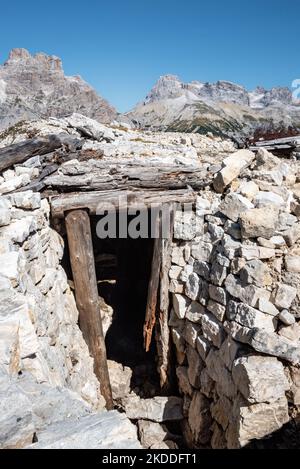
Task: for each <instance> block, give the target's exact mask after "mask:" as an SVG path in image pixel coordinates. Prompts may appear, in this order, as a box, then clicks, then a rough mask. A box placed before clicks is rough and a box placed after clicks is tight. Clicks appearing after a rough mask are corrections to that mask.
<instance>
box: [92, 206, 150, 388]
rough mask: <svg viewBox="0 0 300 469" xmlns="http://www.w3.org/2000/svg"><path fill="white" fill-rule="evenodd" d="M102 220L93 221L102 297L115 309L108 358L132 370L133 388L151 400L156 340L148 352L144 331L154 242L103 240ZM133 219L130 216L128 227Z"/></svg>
mask: <svg viewBox="0 0 300 469" xmlns="http://www.w3.org/2000/svg"><path fill="white" fill-rule="evenodd" d="M100 218H101V217H96V216H93V217H91V229H92V236H93V247H94V256H95V265H96V275H97V282H98V291H99V296H100V298H103V300H104V302H105V303H106V304H107V305H109V306H110V307H111V308H112V309H113V314H112V318H111V324H110V326H109V328H108V330H107V332H106V337H105V343H106V352H107V358H108V359H109V360H114V361H116V362H118V363H121V364H122V365H123V366H129V367H130V368H131V369H132V382H131V388H132V389H135V390H136V391H137V390H139V393H140V394H141V395H142V397H151V396H152V395H154V394H155V393H156V394H157V392H159V376H158V373H157V369H156V368H157V363H156V361H157V351H156V344H155V340H154V339H153V340H152V343H151V347H150V350H149V351H148V352H146V351H145V348H144V337H143V328H144V322H145V313H146V306H147V296H148V285H149V281H150V276H151V265H152V257H153V247H154V239H153V238H151V237H147V238H141V237H138V238H136V239H132V238H130V237H127V238H120V237H116V238H105V239H100V238H99V237H98V236H97V230H96V227H97V222H98V221H99V219H100ZM131 219H132V217H130V216H128V224H129V223H130V221H131ZM149 226H150V214H149ZM117 228H118V227H117ZM117 233H118V229H117Z"/></svg>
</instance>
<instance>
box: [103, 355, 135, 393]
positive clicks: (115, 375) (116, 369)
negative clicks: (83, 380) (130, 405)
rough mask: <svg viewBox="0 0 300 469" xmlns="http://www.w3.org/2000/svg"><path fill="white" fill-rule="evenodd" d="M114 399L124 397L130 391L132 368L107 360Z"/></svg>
mask: <svg viewBox="0 0 300 469" xmlns="http://www.w3.org/2000/svg"><path fill="white" fill-rule="evenodd" d="M107 366H108V374H109V380H110V384H111V390H112V397H113V399H114V400H115V399H122V398H123V397H126V396H128V395H129V393H130V383H131V377H132V370H131V368H129V367H128V366H123V365H122V364H121V363H117V362H115V361H113V360H107Z"/></svg>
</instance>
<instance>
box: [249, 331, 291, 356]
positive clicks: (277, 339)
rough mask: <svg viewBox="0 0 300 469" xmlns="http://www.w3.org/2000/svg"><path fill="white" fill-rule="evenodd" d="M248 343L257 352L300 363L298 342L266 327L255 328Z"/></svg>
mask: <svg viewBox="0 0 300 469" xmlns="http://www.w3.org/2000/svg"><path fill="white" fill-rule="evenodd" d="M248 343H249V344H250V345H251V346H252V347H253V348H254V350H256V351H257V352H261V353H265V354H266V355H271V356H274V357H278V358H282V359H283V360H287V361H289V362H291V363H292V364H295V365H297V364H298V365H299V364H300V348H299V345H298V344H297V343H296V342H292V341H291V340H289V339H286V338H285V337H282V336H280V335H278V334H276V333H272V332H269V331H267V330H265V329H258V328H255V329H253V331H252V334H251V336H250V337H249V340H248Z"/></svg>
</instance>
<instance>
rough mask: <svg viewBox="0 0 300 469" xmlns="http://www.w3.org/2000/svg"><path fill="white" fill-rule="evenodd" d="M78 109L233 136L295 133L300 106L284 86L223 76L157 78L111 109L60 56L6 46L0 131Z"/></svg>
mask: <svg viewBox="0 0 300 469" xmlns="http://www.w3.org/2000/svg"><path fill="white" fill-rule="evenodd" d="M74 112H75V113H80V114H83V115H85V116H87V117H90V118H93V119H95V120H97V121H99V122H102V123H111V122H112V121H114V120H118V121H119V122H122V121H123V122H128V121H129V122H132V123H133V124H134V125H136V126H137V127H140V128H143V129H151V130H154V131H178V132H198V133H202V134H205V133H207V132H212V133H213V134H216V135H220V136H223V137H231V138H233V139H242V140H244V139H245V138H246V137H249V138H250V137H254V138H259V137H260V136H268V135H269V136H273V137H276V136H287V135H294V134H296V133H300V106H299V105H296V104H295V103H294V102H293V97H292V93H291V91H290V90H289V89H288V88H286V87H278V88H272V89H271V90H266V89H264V88H262V87H257V88H256V89H255V90H253V91H248V90H246V88H244V87H243V86H241V85H237V84H235V83H231V82H229V81H217V82H216V83H205V82H200V81H191V82H190V83H184V82H182V81H181V80H180V79H179V78H178V77H177V76H175V75H165V76H162V77H160V78H159V80H158V81H157V83H156V84H155V85H154V87H153V88H152V89H151V91H150V92H149V93H148V95H147V96H146V98H145V99H144V101H142V102H140V103H138V104H137V105H136V106H135V107H134V109H133V110H131V111H130V112H127V113H123V114H118V113H117V111H116V109H115V108H114V107H113V106H111V105H110V104H109V103H108V102H107V101H106V100H105V99H103V98H102V97H101V96H99V95H98V94H97V92H96V91H95V90H94V89H93V88H92V87H91V86H90V85H89V84H88V83H86V82H85V81H84V80H83V79H82V78H81V77H80V76H71V77H70V76H66V75H65V74H64V71H63V68H62V62H61V60H60V59H59V58H58V57H56V56H50V55H47V54H44V53H37V54H35V55H31V54H30V53H29V52H28V51H27V50H26V49H13V50H12V51H11V52H10V54H9V58H8V60H7V61H6V62H5V63H4V64H3V65H0V130H1V129H4V128H7V127H9V126H11V125H14V124H16V123H17V122H19V121H23V120H36V119H40V118H47V117H50V116H51V117H65V116H68V115H70V114H72V113H74Z"/></svg>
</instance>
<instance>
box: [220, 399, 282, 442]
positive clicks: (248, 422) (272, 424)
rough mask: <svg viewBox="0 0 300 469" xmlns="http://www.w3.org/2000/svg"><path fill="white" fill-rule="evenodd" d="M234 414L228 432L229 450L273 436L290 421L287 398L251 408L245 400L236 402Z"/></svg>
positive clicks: (254, 405)
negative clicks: (254, 440)
mask: <svg viewBox="0 0 300 469" xmlns="http://www.w3.org/2000/svg"><path fill="white" fill-rule="evenodd" d="M233 413H234V417H233V422H232V423H230V424H229V426H228V428H227V431H226V439H227V447H228V449H237V448H241V447H244V446H246V445H247V444H248V443H249V442H250V441H251V440H253V439H260V438H263V437H265V436H268V435H271V434H272V433H273V432H275V431H276V430H279V429H280V428H281V427H282V426H283V425H284V424H285V423H287V422H288V421H289V415H288V404H287V400H286V398H285V397H284V398H281V399H278V400H277V401H275V402H272V403H259V404H253V405H250V406H249V405H247V403H246V402H244V401H243V400H240V401H239V400H236V401H235V403H234V410H233ZM236 422H239V423H238V425H237V424H236Z"/></svg>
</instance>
